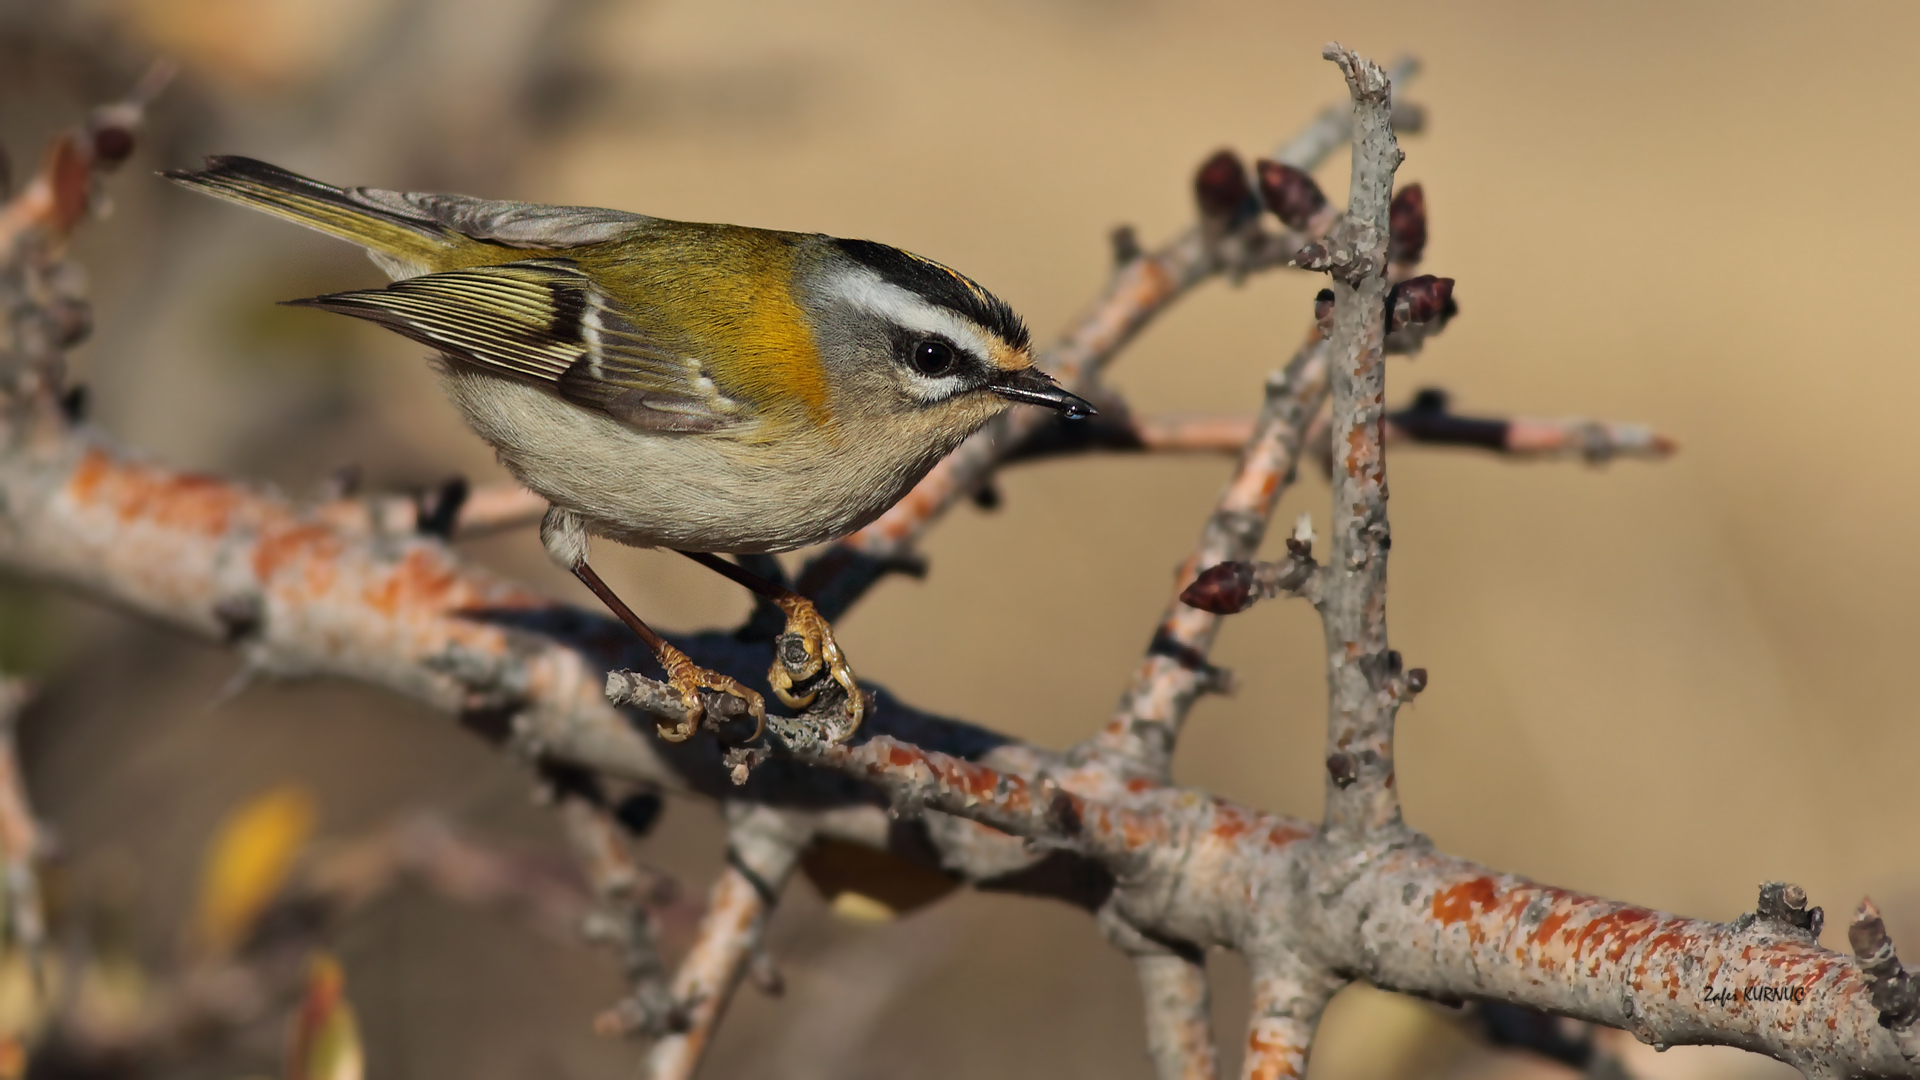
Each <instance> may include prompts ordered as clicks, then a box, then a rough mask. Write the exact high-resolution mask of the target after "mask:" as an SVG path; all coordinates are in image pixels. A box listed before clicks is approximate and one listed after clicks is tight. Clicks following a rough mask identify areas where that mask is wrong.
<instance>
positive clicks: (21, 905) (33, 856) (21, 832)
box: [0, 675, 50, 987]
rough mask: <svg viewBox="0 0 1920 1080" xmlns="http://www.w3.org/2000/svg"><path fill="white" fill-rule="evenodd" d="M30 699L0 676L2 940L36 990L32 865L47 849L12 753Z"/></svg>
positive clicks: (38, 924)
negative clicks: (29, 972)
mask: <svg viewBox="0 0 1920 1080" xmlns="http://www.w3.org/2000/svg"><path fill="white" fill-rule="evenodd" d="M32 698H33V686H32V684H30V683H28V682H27V681H26V680H24V679H20V678H16V677H14V676H10V675H0V872H4V873H5V875H6V880H5V882H4V889H5V903H6V936H7V940H8V941H9V942H11V944H12V945H13V947H15V948H17V949H18V950H20V952H21V953H22V954H24V955H25V956H26V957H27V962H28V963H29V964H30V965H31V966H32V969H33V972H34V979H35V984H36V987H39V986H40V985H41V984H42V983H43V982H44V979H43V976H42V971H41V964H42V960H43V959H44V950H45V947H46V942H47V919H46V910H45V907H44V906H43V904H42V902H41V896H40V875H39V872H38V870H37V865H38V863H39V860H40V859H41V858H42V857H43V856H44V855H45V853H46V851H47V849H48V847H49V846H50V845H49V843H48V841H47V836H46V832H45V830H44V829H43V828H42V827H41V825H40V821H39V819H38V818H37V817H35V816H34V813H33V803H32V801H31V800H30V799H28V797H27V780H26V775H25V774H24V773H22V772H21V770H20V755H19V750H18V746H19V720H20V713H21V712H22V711H23V710H24V709H25V708H26V706H27V703H28V702H29V701H31V700H32Z"/></svg>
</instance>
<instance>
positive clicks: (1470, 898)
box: [1433, 877, 1500, 940]
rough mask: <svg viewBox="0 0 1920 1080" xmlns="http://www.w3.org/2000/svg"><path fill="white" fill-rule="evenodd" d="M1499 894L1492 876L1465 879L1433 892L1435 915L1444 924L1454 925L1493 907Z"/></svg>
mask: <svg viewBox="0 0 1920 1080" xmlns="http://www.w3.org/2000/svg"><path fill="white" fill-rule="evenodd" d="M1499 896H1500V890H1499V889H1498V887H1496V886H1495V885H1494V883H1493V879H1492V878H1490V877H1477V878H1474V879H1473V880H1471V881H1463V882H1461V883H1460V884H1458V885H1455V886H1453V887H1452V888H1449V889H1442V890H1440V891H1439V892H1436V893H1434V894H1433V917H1434V918H1436V919H1438V920H1440V925H1442V926H1452V925H1453V924H1455V923H1458V922H1463V921H1465V920H1467V919H1471V918H1473V917H1475V916H1477V915H1479V914H1480V913H1481V912H1483V911H1486V910H1488V909H1490V908H1492V907H1493V906H1494V903H1495V901H1497V900H1498V899H1499ZM1476 940H1478V939H1477V937H1476Z"/></svg>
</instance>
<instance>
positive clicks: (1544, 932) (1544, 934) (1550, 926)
mask: <svg viewBox="0 0 1920 1080" xmlns="http://www.w3.org/2000/svg"><path fill="white" fill-rule="evenodd" d="M1571 918H1573V912H1571V911H1565V910H1562V911H1556V912H1554V913H1553V914H1551V915H1549V916H1547V917H1546V918H1544V919H1541V920H1540V925H1539V926H1536V927H1534V928H1533V933H1532V934H1531V935H1529V938H1528V940H1530V941H1531V942H1533V944H1535V945H1545V944H1548V943H1549V942H1551V941H1552V940H1553V935H1555V934H1557V933H1559V932H1560V928H1561V927H1563V926H1565V925H1567V920H1568V919H1571ZM1544 963H1545V961H1544V960H1543V961H1542V964H1544Z"/></svg>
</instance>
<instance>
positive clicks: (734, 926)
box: [645, 804, 811, 1080]
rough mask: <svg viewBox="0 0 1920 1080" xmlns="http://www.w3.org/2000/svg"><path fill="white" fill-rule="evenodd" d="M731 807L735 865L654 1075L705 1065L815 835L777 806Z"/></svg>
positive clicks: (662, 1079)
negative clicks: (782, 892)
mask: <svg viewBox="0 0 1920 1080" xmlns="http://www.w3.org/2000/svg"><path fill="white" fill-rule="evenodd" d="M727 810H728V819H729V820H728V823H727V865H726V868H725V869H723V870H721V871H720V877H719V878H718V879H717V880H716V881H715V882H714V883H713V890H712V892H711V893H710V894H709V895H708V898H707V910H706V914H705V915H703V916H701V918H700V929H699V932H698V933H697V934H696V936H695V937H694V942H693V948H692V949H690V950H689V951H688V952H687V955H686V957H685V958H684V959H682V960H681V961H680V968H679V970H678V971H676V972H674V976H673V987H672V996H673V1001H674V1003H675V1007H676V1009H677V1010H678V1013H679V1022H678V1023H677V1024H676V1025H675V1026H676V1028H677V1029H678V1030H675V1031H674V1032H673V1033H672V1034H669V1035H667V1036H666V1037H665V1038H662V1039H660V1040H659V1041H658V1042H656V1043H654V1045H653V1049H652V1051H651V1052H649V1053H648V1055H647V1061H646V1071H645V1075H646V1076H647V1077H648V1078H649V1080H686V1078H688V1077H691V1076H692V1075H693V1073H694V1070H696V1069H697V1068H699V1066H700V1059H701V1057H702V1056H703V1055H704V1054H705V1053H706V1050H707V1046H708V1044H709V1043H711V1042H712V1041H713V1032H714V1029H715V1028H716V1027H717V1026H718V1025H719V1023H720V1018H721V1016H723V1015H724V1014H725V1013H726V1009H727V1003H728V1002H729V1001H731V1000H732V999H733V992H734V991H735V990H736V989H738V987H739V985H740V979H741V977H742V976H743V975H744V974H745V973H746V970H747V966H748V963H749V961H751V959H752V958H753V956H754V954H755V953H757V952H758V951H759V949H760V944H761V940H762V938H763V936H764V935H765V933H766V928H767V917H768V915H769V914H771V912H772V910H773V905H774V903H775V902H776V901H777V899H778V898H779V895H780V890H781V889H782V888H783V887H785V885H786V882H787V878H788V877H789V876H791V875H792V873H793V870H794V867H796V866H797V865H799V861H800V852H801V850H802V849H804V848H805V847H806V845H807V843H808V841H809V840H810V839H811V837H810V836H808V835H806V834H805V833H804V832H796V831H795V829H794V826H793V823H792V822H791V821H789V820H788V819H787V818H786V817H785V815H783V814H781V813H780V812H779V811H777V810H773V809H771V808H768V807H760V806H743V805H737V804H730V805H729V806H728V807H727Z"/></svg>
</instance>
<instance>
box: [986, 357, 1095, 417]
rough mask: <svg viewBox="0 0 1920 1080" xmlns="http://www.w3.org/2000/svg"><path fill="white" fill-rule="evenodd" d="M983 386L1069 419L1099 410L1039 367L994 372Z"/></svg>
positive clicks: (1085, 415)
mask: <svg viewBox="0 0 1920 1080" xmlns="http://www.w3.org/2000/svg"><path fill="white" fill-rule="evenodd" d="M987 389H989V390H992V391H993V392H994V393H996V394H999V395H1000V396H1001V397H1003V398H1011V399H1012V400H1014V401H1020V402H1025V403H1026V404H1028V405H1040V406H1044V407H1046V408H1049V409H1053V410H1054V411H1056V412H1058V413H1059V414H1060V415H1062V416H1064V417H1066V418H1067V419H1069V420H1084V419H1086V418H1087V417H1089V416H1095V415H1098V414H1099V410H1098V409H1095V408H1094V407H1093V404H1092V403H1091V402H1089V401H1088V400H1087V399H1085V398H1083V397H1080V396H1078V395H1075V394H1069V393H1067V392H1066V391H1065V390H1062V389H1060V384H1059V383H1057V382H1054V381H1053V377H1052V376H1050V375H1048V374H1047V373H1046V372H1044V371H1041V370H1040V369H1039V368H1034V367H1025V368H1021V369H1020V370H1018V371H1002V372H998V373H996V374H995V375H994V377H993V378H992V380H990V381H989V382H988V383H987Z"/></svg>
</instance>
